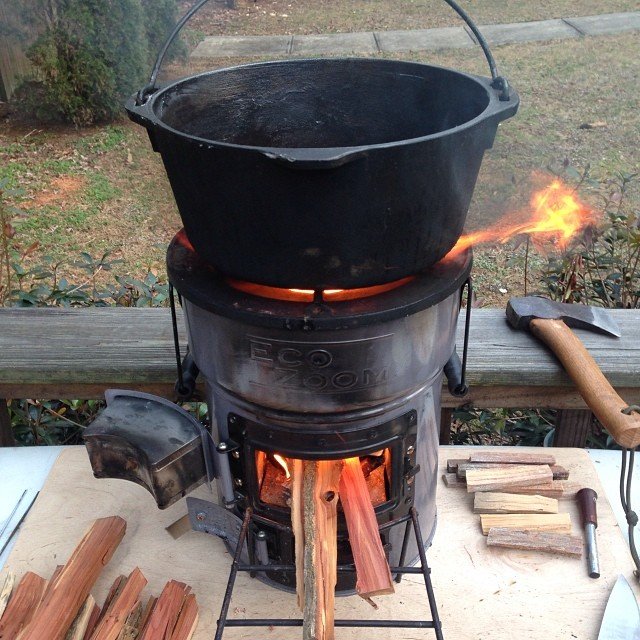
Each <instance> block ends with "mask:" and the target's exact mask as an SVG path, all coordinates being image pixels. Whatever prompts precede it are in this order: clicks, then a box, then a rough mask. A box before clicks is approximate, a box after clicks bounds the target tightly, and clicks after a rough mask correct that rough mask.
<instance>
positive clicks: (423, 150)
mask: <svg viewBox="0 0 640 640" xmlns="http://www.w3.org/2000/svg"><path fill="white" fill-rule="evenodd" d="M446 1H447V3H448V4H450V5H451V6H452V7H453V8H454V9H455V10H456V11H457V12H458V13H459V14H460V15H461V16H462V17H463V18H464V19H465V20H466V21H467V24H468V25H469V28H471V29H472V31H473V32H474V34H475V35H476V37H477V39H478V42H479V43H480V44H481V46H482V48H483V50H484V53H485V55H486V57H487V60H488V62H489V67H490V69H491V75H492V78H491V79H487V78H482V77H479V76H472V75H469V74H464V73H460V72H456V71H452V70H449V69H441V68H438V67H433V66H430V65H425V64H418V63H409V62H400V61H391V60H366V59H336V60H322V59H319V60H291V61H285V62H274V63H259V64H255V65H244V66H240V67H235V68H231V69H222V70H219V71H213V72H209V73H205V74H200V75H198V76H194V77H192V78H187V79H184V80H181V81H178V82H175V83H172V84H169V85H167V86H166V87H164V88H161V89H158V88H156V78H157V75H158V70H159V68H160V65H161V63H162V59H163V56H164V53H165V52H166V49H167V48H168V45H169V44H170V43H171V41H172V40H173V38H174V37H175V36H176V34H177V33H178V31H179V30H180V28H181V27H182V26H183V25H184V24H185V22H186V21H187V20H188V19H189V18H190V17H191V15H193V13H195V11H197V10H198V9H199V8H200V6H202V5H203V4H204V3H205V2H206V0H201V1H200V2H199V3H197V4H196V5H195V6H194V7H193V8H192V9H191V10H190V11H189V12H188V13H187V15H186V16H185V17H184V18H183V19H182V20H181V21H180V23H179V24H178V25H177V27H176V29H175V30H174V32H173V34H171V36H170V37H169V39H168V41H167V44H166V45H165V47H164V48H163V50H162V52H161V53H160V55H159V57H158V60H157V62H156V65H155V68H154V71H153V73H152V76H151V81H150V83H149V85H148V86H147V87H145V88H144V89H142V90H141V91H140V92H139V93H138V94H137V95H136V96H134V97H132V98H131V100H130V101H129V102H128V103H127V110H128V112H129V115H130V117H131V118H132V119H133V120H134V121H136V122H138V123H140V124H142V125H143V126H145V128H146V129H147V131H148V133H149V137H150V139H151V143H152V145H153V147H154V149H155V150H156V151H158V152H159V153H160V154H161V156H162V159H163V162H164V165H165V168H166V170H167V174H168V177H169V180H170V182H171V186H172V189H173V192H174V195H175V197H176V202H177V204H178V209H179V211H180V215H181V217H182V220H183V223H184V226H185V229H184V230H183V231H181V232H179V233H178V234H177V235H176V236H175V238H174V239H173V241H172V242H171V244H170V246H169V248H168V251H167V268H168V275H169V281H170V283H171V286H172V296H171V304H172V311H173V329H174V336H175V344H176V361H177V369H178V382H177V385H176V389H177V392H178V396H179V397H180V398H181V399H182V400H187V399H191V398H192V397H193V396H194V393H200V391H196V378H197V379H198V381H199V382H202V383H203V384H199V385H198V389H202V388H203V389H204V392H203V393H204V398H203V399H204V400H205V401H206V404H207V407H208V424H207V425H203V424H201V423H200V422H199V421H198V420H196V419H195V418H194V417H193V416H192V415H191V414H189V413H187V412H186V411H184V410H183V409H182V408H180V407H179V406H178V405H176V404H173V403H171V402H169V401H167V400H164V399H162V398H157V397H154V396H149V395H148V394H142V393H135V392H129V391H115V390H113V391H110V392H108V393H107V394H106V397H107V408H106V409H105V410H104V411H103V412H102V413H101V414H100V415H99V417H98V418H97V419H96V420H95V422H94V423H93V424H92V425H91V426H90V427H89V428H88V429H87V430H86V432H85V437H86V443H87V448H88V451H89V456H90V459H91V464H92V467H93V470H94V474H95V475H96V476H97V477H115V478H124V479H128V480H132V481H134V482H137V483H139V484H141V485H142V486H144V487H146V488H147V489H148V490H149V491H150V492H151V493H152V494H153V496H154V498H155V500H156V502H157V504H158V506H159V507H160V508H164V507H166V506H168V505H169V504H172V503H173V502H175V501H176V500H178V499H180V498H182V497H183V496H185V495H186V494H187V493H189V492H190V491H191V490H192V489H194V488H195V487H196V486H198V485H199V484H202V483H203V482H207V483H212V482H214V481H215V483H216V485H217V495H218V501H219V504H213V503H212V502H207V501H203V500H198V499H194V498H187V504H188V508H189V514H190V517H191V522H192V525H193V527H194V528H195V529H197V530H200V531H206V532H208V533H214V534H216V535H219V536H221V537H222V538H223V539H225V541H226V542H227V545H228V547H229V548H230V549H231V550H233V551H234V563H233V568H232V570H231V574H230V578H229V583H228V587H227V592H226V597H225V600H224V605H223V610H222V613H221V616H220V621H219V623H218V633H217V635H216V638H217V639H218V638H220V637H221V636H222V633H223V632H224V629H225V627H228V626H261V625H264V626H269V625H271V626H287V625H293V626H296V625H298V624H301V621H299V620H281V619H269V620H229V619H227V613H228V607H229V601H230V598H231V593H232V590H233V584H234V581H235V576H236V574H237V572H238V571H239V570H246V571H250V572H251V573H252V574H254V575H255V576H256V577H257V578H259V579H262V580H264V581H266V582H268V583H270V584H272V585H273V586H276V587H279V588H283V589H288V590H291V589H294V588H295V554H294V546H295V545H294V536H293V529H292V521H291V490H292V488H291V479H290V477H289V467H290V463H291V460H292V459H297V460H300V459H302V460H332V459H345V458H358V459H359V460H360V465H361V468H362V471H363V474H364V477H365V479H366V483H367V489H368V492H369V495H370V498H371V502H372V504H373V506H374V507H375V514H376V518H377V522H378V526H379V532H380V536H381V540H382V543H383V546H384V549H385V552H386V555H387V559H388V561H389V565H390V568H391V573H392V574H393V575H395V576H396V580H397V581H399V580H400V577H401V576H402V574H404V573H420V574H423V576H424V579H425V586H426V589H427V596H428V602H429V607H430V612H431V617H432V619H431V620H422V621H415V620H409V621H402V620H336V621H335V622H336V626H362V627H415V628H433V629H434V631H435V634H436V637H437V638H438V639H440V638H442V631H441V628H440V622H439V619H438V614H437V609H436V604H435V598H434V594H433V589H432V587H431V580H430V570H429V568H428V566H427V562H426V556H425V548H426V547H428V546H429V544H430V541H431V539H432V536H433V534H434V530H435V526H436V508H435V492H436V471H437V450H438V435H439V420H440V393H441V387H442V381H443V374H446V376H447V379H448V385H449V389H450V391H451V392H452V393H454V394H456V395H464V393H465V392H466V386H465V381H464V370H465V363H466V343H467V339H466V337H465V344H464V353H463V356H462V361H461V360H460V358H459V357H458V354H457V352H456V348H455V334H456V324H457V320H458V315H459V311H460V307H461V301H462V297H463V295H464V290H465V287H466V289H467V295H468V296H469V298H470V296H471V285H470V279H469V274H470V271H471V263H472V258H471V252H470V250H466V251H461V252H451V249H452V248H453V246H454V245H455V243H456V241H457V240H458V238H459V236H460V234H461V233H462V228H463V225H464V219H465V216H466V213H467V209H468V206H469V202H470V200H471V196H472V193H473V187H474V185H475V181H476V178H477V174H478V171H479V167H480V163H481V161H482V156H483V153H484V151H485V150H486V149H488V148H490V147H491V146H492V143H493V139H494V137H495V133H496V130H497V126H498V124H499V122H500V121H502V120H504V119H506V118H508V117H510V116H512V115H513V114H514V113H515V112H516V110H517V107H518V98H517V95H516V94H515V93H514V92H513V91H512V90H511V89H510V88H509V85H508V83H507V81H506V80H505V79H504V78H502V77H501V76H499V75H498V74H497V70H496V66H495V62H494V60H493V57H492V56H491V53H490V51H489V49H488V47H487V45H486V42H485V41H484V39H483V38H482V35H481V34H480V33H479V32H478V30H477V28H476V27H475V25H474V24H473V22H471V21H470V19H469V18H468V16H467V15H466V14H465V13H464V11H463V10H462V9H461V8H460V7H458V5H457V4H456V3H455V2H453V1H452V0H446ZM174 290H175V291H176V292H177V294H178V295H177V297H178V300H179V301H180V303H181V305H182V308H183V310H184V317H185V321H186V327H187V334H188V344H189V348H188V353H187V354H186V356H184V357H183V354H182V353H181V352H180V347H179V343H178V326H177V319H176V313H175V297H176V296H175V295H174V293H173V292H174ZM469 309H470V304H467V322H466V330H467V333H466V334H465V335H466V336H468V329H469ZM418 561H419V563H420V566H419V567H414V566H413V565H414V564H415V563H416V562H418ZM337 575H338V581H337V586H336V590H337V591H338V592H340V593H351V592H352V591H353V589H354V586H355V569H354V565H353V556H352V551H351V546H350V543H349V537H348V532H347V528H346V524H345V519H344V515H343V514H342V512H341V511H339V521H338V573H337Z"/></svg>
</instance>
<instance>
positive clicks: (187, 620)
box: [169, 593, 198, 640]
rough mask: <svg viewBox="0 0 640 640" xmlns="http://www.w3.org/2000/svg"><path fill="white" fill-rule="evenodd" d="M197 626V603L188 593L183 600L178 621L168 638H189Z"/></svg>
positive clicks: (181, 639) (192, 595)
mask: <svg viewBox="0 0 640 640" xmlns="http://www.w3.org/2000/svg"><path fill="white" fill-rule="evenodd" d="M197 626H198V603H197V602H196V596H195V595H194V594H193V593H190V594H189V595H188V596H187V597H186V598H185V600H184V604H183V605H182V609H180V615H179V616H178V621H177V622H176V626H175V628H174V630H173V633H172V634H171V637H170V638H169V640H191V638H192V637H193V634H194V633H195V631H196V627H197Z"/></svg>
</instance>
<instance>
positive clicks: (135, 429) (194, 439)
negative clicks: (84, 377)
mask: <svg viewBox="0 0 640 640" xmlns="http://www.w3.org/2000/svg"><path fill="white" fill-rule="evenodd" d="M105 397H106V400H107V407H106V408H105V409H103V410H102V411H101V412H100V413H99V414H98V417H97V418H96V419H95V420H94V421H93V423H92V424H91V425H90V426H89V427H87V429H86V430H85V432H84V439H85V444H86V447H87V451H88V453H89V459H90V461H91V467H92V469H93V474H94V476H95V477H96V478H120V479H122V480H130V481H132V482H135V483H137V484H139V485H141V486H143V487H145V489H147V490H148V491H149V492H150V493H151V494H152V495H153V497H154V498H155V501H156V503H157V504H158V507H159V508H160V509H165V508H166V507H168V506H169V505H171V504H173V503H174V502H176V501H177V500H179V499H180V498H182V497H183V496H185V495H186V494H187V493H189V492H190V491H192V490H193V489H195V488H196V487H197V486H199V485H200V484H202V483H203V482H204V481H206V480H211V479H212V476H213V474H212V473H211V472H210V471H209V470H208V469H207V463H206V458H208V456H206V457H205V452H204V449H205V447H206V446H207V442H208V434H207V433H206V431H205V430H204V427H203V426H202V425H201V424H200V423H199V422H198V421H197V420H196V419H195V418H194V417H193V416H191V415H190V414H189V413H187V412H186V411H185V410H184V409H181V408H180V407H178V406H177V405H175V404H173V403H172V402H169V401H168V400H165V399H164V398H160V397H158V396H153V395H150V394H147V393H139V392H135V391H120V390H109V391H107V392H106V394H105Z"/></svg>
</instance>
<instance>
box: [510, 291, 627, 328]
mask: <svg viewBox="0 0 640 640" xmlns="http://www.w3.org/2000/svg"><path fill="white" fill-rule="evenodd" d="M536 318H544V319H549V320H562V321H564V322H565V324H567V325H568V326H570V327H575V328H578V329H588V330H590V331H597V332H600V333H605V334H607V335H609V336H614V337H616V338H619V337H620V335H621V333H620V329H619V328H618V325H617V324H616V322H615V321H614V320H613V319H612V318H611V316H610V314H608V313H607V311H606V310H605V309H600V308H598V307H589V306H587V305H583V304H566V303H564V302H554V301H553V300H548V299H547V298H541V297H538V296H527V297H526V298H511V300H509V302H508V303H507V320H508V322H509V324H510V325H511V326H512V327H513V328H514V329H527V328H528V327H529V323H530V322H531V320H534V319H536Z"/></svg>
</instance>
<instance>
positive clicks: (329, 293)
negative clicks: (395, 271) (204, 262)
mask: <svg viewBox="0 0 640 640" xmlns="http://www.w3.org/2000/svg"><path fill="white" fill-rule="evenodd" d="M411 280H413V276H408V277H406V278H401V279H400V280H394V281H393V282H387V283H386V284H378V285H374V286H371V287H359V288H357V289H319V290H317V291H314V290H313V289H282V288H280V287H269V286H267V285H262V284H255V283H253V282H245V281H244V280H235V279H233V278H227V282H228V283H229V285H230V286H232V287H233V288H234V289H237V290H238V291H243V292H244V293H250V294H251V295H253V296H259V297H261V298H270V299H271V300H284V301H287V302H345V301H347V300H358V299H360V298H370V297H372V296H377V295H379V294H381V293H385V292H386V291H393V289H397V288H398V287H401V286H403V285H405V284H407V283H408V282H411Z"/></svg>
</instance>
